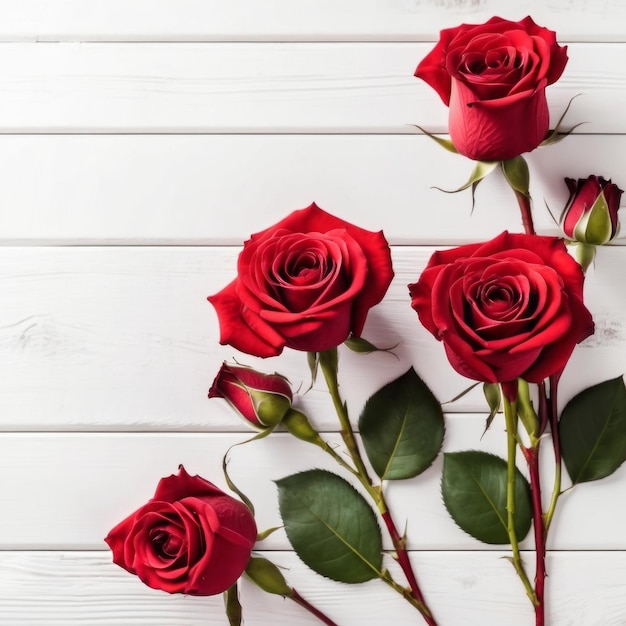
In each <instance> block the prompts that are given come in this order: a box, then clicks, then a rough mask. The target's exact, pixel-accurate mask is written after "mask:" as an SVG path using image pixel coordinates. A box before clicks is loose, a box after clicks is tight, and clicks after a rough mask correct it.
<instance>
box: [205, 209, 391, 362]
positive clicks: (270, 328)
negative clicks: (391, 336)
mask: <svg viewBox="0 0 626 626" xmlns="http://www.w3.org/2000/svg"><path fill="white" fill-rule="evenodd" d="M392 278H393V271H392V268H391V256H390V250H389V245H388V244H387V241H386V239H385V237H384V236H383V234H382V232H371V231H368V230H364V229H363V228H359V227H358V226H354V225H353V224H349V223H348V222H344V221H343V220H341V219H339V218H337V217H334V216H332V215H330V214H329V213H326V212H325V211H323V210H322V209H320V208H319V207H318V206H316V205H315V204H312V205H311V206H309V207H307V208H306V209H301V210H299V211H294V212H293V213H291V214H290V215H288V216H287V217H286V218H285V219H283V220H281V221H280V222H278V224H276V225H274V226H272V227H270V228H268V229H266V230H264V231H262V232H260V233H257V234H255V235H252V237H251V238H250V239H249V240H248V241H246V242H245V244H244V247H243V251H242V252H241V254H240V255H239V260H238V262H237V278H236V279H235V280H234V281H232V282H231V283H230V284H229V285H227V286H226V287H225V288H224V289H222V290H221V291H220V292H219V293H217V294H215V295H213V296H210V297H209V301H210V302H211V304H212V305H213V306H214V307H215V309H216V311H217V315H218V317H219V323H220V343H222V344H229V345H231V346H233V347H234V348H237V350H241V351H242V352H247V353H248V354H252V355H255V356H260V357H268V356H275V355H277V354H280V353H281V352H282V350H283V348H284V347H285V346H287V347H289V348H293V349H295V350H303V351H308V352H321V351H323V350H328V349H330V348H334V347H336V346H338V345H339V344H340V343H342V342H343V341H345V340H346V339H347V338H348V336H349V335H350V334H352V335H354V336H355V337H358V336H359V335H360V333H361V330H362V329H363V325H364V324H365V318H366V317H367V313H368V311H369V309H370V308H371V307H372V306H374V305H375V304H377V303H378V302H380V301H381V300H382V298H383V296H384V295H385V292H386V291H387V288H388V287H389V284H390V282H391V279H392Z"/></svg>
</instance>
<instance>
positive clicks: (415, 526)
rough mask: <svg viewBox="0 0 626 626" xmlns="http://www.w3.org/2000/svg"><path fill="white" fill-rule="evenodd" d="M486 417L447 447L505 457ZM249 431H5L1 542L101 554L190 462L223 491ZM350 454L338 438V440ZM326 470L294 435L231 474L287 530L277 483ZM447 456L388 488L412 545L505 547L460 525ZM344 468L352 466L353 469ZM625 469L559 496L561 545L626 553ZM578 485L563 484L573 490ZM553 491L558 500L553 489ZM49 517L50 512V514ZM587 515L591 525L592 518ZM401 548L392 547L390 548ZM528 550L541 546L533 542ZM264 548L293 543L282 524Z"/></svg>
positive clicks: (555, 544)
mask: <svg viewBox="0 0 626 626" xmlns="http://www.w3.org/2000/svg"><path fill="white" fill-rule="evenodd" d="M483 430H484V418H483V417H479V416H469V415H451V416H449V418H448V428H447V435H446V441H445V444H444V450H445V451H454V450H466V449H470V448H471V449H484V450H486V451H488V452H493V453H500V454H503V453H504V451H505V450H506V441H505V435H504V429H503V424H502V420H501V419H500V420H498V421H497V422H496V423H495V424H494V426H493V427H492V429H491V430H490V431H489V432H488V433H487V434H486V435H485V436H484V437H483V438H482V439H481V435H482V433H483ZM245 438H246V436H244V435H234V434H218V433H170V434H168V433H163V432H161V433H92V434H88V433H73V434H62V433H49V434H41V433H33V434H28V433H3V434H0V485H1V486H2V487H1V488H2V502H3V510H4V511H10V512H11V513H10V515H9V514H7V515H3V516H1V517H0V549H11V550H16V549H17V550H20V549H27V550H30V549H32V550H39V549H71V550H75V549H79V550H85V549H87V550H89V549H102V548H103V547H104V543H103V538H104V537H105V536H106V534H107V533H108V531H109V530H110V529H111V528H112V527H113V526H114V525H115V524H117V523H118V522H120V521H121V520H122V519H124V518H125V517H126V516H127V515H129V514H130V513H132V512H133V511H135V510H136V509H137V508H138V507H139V506H141V505H142V504H145V502H147V501H148V499H149V498H150V497H151V496H152V495H153V493H154V489H155V487H156V483H157V481H158V479H160V478H161V477H162V476H165V475H169V474H171V473H175V472H176V471H177V468H178V466H179V464H181V463H182V464H183V465H184V466H185V468H186V469H187V470H188V471H189V473H191V474H196V473H197V474H200V475H202V476H204V477H205V478H207V479H208V480H211V481H212V482H214V483H215V484H217V485H220V486H222V487H224V485H225V483H224V480H223V475H222V470H221V463H222V457H223V455H224V454H225V452H226V451H227V449H228V448H229V446H231V445H232V444H234V443H236V442H238V441H242V440H244V439H245ZM327 439H328V441H329V442H331V443H336V444H337V446H338V450H339V451H342V447H341V445H340V444H339V441H340V439H339V437H338V435H336V434H329V435H327ZM550 464H551V456H550V454H549V450H548V449H547V448H546V449H545V465H544V469H545V476H546V481H547V483H548V484H551V478H550V475H551V471H550ZM314 467H322V468H327V469H330V470H331V471H336V472H337V473H342V472H339V471H338V469H337V468H336V464H335V463H334V461H332V460H331V459H330V458H329V457H328V456H327V455H325V454H324V453H323V452H322V451H321V450H319V449H318V448H315V447H314V446H310V445H308V444H305V443H303V442H300V441H296V440H294V439H293V438H292V437H291V436H289V435H287V434H285V433H274V434H273V435H272V436H271V437H269V438H266V439H263V440H262V441H256V442H252V443H249V444H247V445H245V446H238V447H236V448H234V449H233V450H232V451H231V454H230V463H229V474H230V476H231V478H232V480H233V481H234V482H235V484H236V485H238V486H239V488H240V489H242V490H243V491H244V492H245V493H247V494H248V496H249V497H250V498H251V499H252V501H253V502H254V505H255V508H256V519H257V524H258V527H259V529H261V530H263V529H266V528H270V527H274V526H280V523H281V521H280V516H279V514H278V505H277V497H276V486H275V484H274V482H273V481H275V480H278V479H280V478H283V477H284V476H287V475H290V474H292V473H295V472H298V471H304V470H307V469H312V468H314ZM441 467H442V458H441V456H440V457H439V458H438V459H437V460H436V461H435V463H434V464H433V465H432V466H431V467H430V468H429V469H428V470H427V471H426V472H424V474H422V475H421V476H419V477H417V478H416V479H412V480H409V481H401V482H398V483H394V484H391V485H389V486H388V490H387V496H388V501H389V503H390V507H391V509H392V511H393V512H394V515H395V518H396V521H397V524H398V526H399V527H404V522H405V521H406V522H407V533H408V546H409V548H410V549H418V550H455V549H459V550H489V549H492V550H495V549H498V546H486V545H484V544H482V543H480V542H478V541H477V540H475V539H472V538H471V537H469V536H468V535H466V534H465V533H463V532H462V531H460V530H459V529H458V527H457V526H456V525H455V524H454V522H452V520H451V518H450V517H449V516H448V514H447V512H446V510H445V508H444V506H443V502H442V499H441V495H440V482H441ZM343 474H344V475H345V472H343ZM625 484H626V466H623V467H621V468H620V469H619V470H618V471H617V472H616V473H615V474H613V475H612V476H610V477H608V478H606V479H604V480H602V481H599V482H596V483H593V484H592V483H587V484H582V485H580V486H577V487H575V488H574V489H572V490H570V491H568V492H567V494H566V495H564V496H563V497H562V499H561V500H560V502H559V508H558V510H557V514H556V516H555V520H554V525H553V527H552V530H551V533H552V534H551V536H550V541H549V547H550V549H559V550H569V549H575V550H626V538H625V537H624V532H623V519H624V514H625V507H626V503H625V502H624V499H623V498H620V497H619V494H620V493H623V490H624V486H625ZM566 486H567V483H564V487H566ZM545 495H546V496H548V495H549V489H548V490H547V492H546V494H545ZM44 512H45V513H44ZM581 520H584V523H581ZM386 545H387V548H389V547H390V544H389V542H387V543H386ZM521 545H522V548H525V549H527V548H529V547H530V546H532V538H530V537H529V538H527V539H526V540H525V541H524V542H523V543H522V544H521ZM262 547H263V549H287V548H288V547H289V546H288V542H287V539H286V537H285V535H284V532H283V531H277V532H275V533H273V534H272V535H271V536H270V537H269V538H268V539H266V540H265V541H264V542H263V546H262Z"/></svg>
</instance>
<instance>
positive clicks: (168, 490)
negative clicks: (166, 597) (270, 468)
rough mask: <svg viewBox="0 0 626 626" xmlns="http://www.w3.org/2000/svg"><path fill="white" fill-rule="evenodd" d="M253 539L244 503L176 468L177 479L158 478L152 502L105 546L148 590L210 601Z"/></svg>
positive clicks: (234, 575) (236, 572) (232, 576)
mask: <svg viewBox="0 0 626 626" xmlns="http://www.w3.org/2000/svg"><path fill="white" fill-rule="evenodd" d="M256 534H257V531H256V524H255V522H254V517H253V516H252V513H251V512H250V510H249V509H248V508H247V507H246V506H245V505H244V504H242V503H241V502H239V501H238V500H235V499H234V498H231V497H230V496H229V495H227V494H225V493H224V492H223V491H220V490H219V489H218V488H217V487H216V486H215V485H212V484H211V483H210V482H208V481H206V480H204V478H200V477H199V476H190V475H189V474H187V472H186V471H185V469H184V468H183V467H182V466H181V467H180V470H179V473H178V475H172V476H169V477H167V478H162V479H161V480H160V482H159V484H158V486H157V489H156V492H155V494H154V497H153V498H152V499H151V500H150V501H149V502H148V503H147V504H145V505H144V506H142V507H141V508H140V509H138V510H137V511H135V512H134V513H133V514H132V515H130V516H129V517H127V518H126V519H125V520H124V521H123V522H121V523H119V524H118V525H117V526H116V527H115V528H114V529H113V530H112V531H111V532H110V533H109V535H108V537H107V538H106V539H105V541H106V542H107V543H108V544H109V547H110V548H111V551H112V552H113V562H114V563H116V564H117V565H119V566H120V567H123V568H124V569H125V570H127V571H129V572H130V573H131V574H136V575H137V576H138V577H139V579H140V580H141V581H142V582H143V583H145V584H146V585H148V587H152V588H153V589H161V590H163V591H167V592H168V593H185V594H189V595H194V596H211V595H214V594H217V593H221V592H222V591H225V590H226V589H228V588H229V587H230V586H231V585H232V584H233V583H234V582H235V581H236V580H237V579H238V578H239V576H241V574H242V573H243V571H244V569H245V568H246V565H247V564H248V561H249V560H250V552H251V550H252V548H253V546H254V543H255V541H256Z"/></svg>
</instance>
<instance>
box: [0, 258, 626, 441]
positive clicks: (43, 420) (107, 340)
mask: <svg viewBox="0 0 626 626" xmlns="http://www.w3.org/2000/svg"><path fill="white" fill-rule="evenodd" d="M240 249H241V248H240V247H237V248H230V247H206V248H204V247H191V248H178V247H138V248H133V247H89V248H82V247H70V248H61V247H50V248H42V247H26V248H0V290H1V291H2V293H3V298H4V300H3V306H2V307H0V380H2V384H1V385H0V427H1V428H2V429H5V430H37V429H43V430H92V429H96V430H153V429H166V430H171V429H174V430H205V431H211V430H215V431H219V430H235V429H244V430H245V426H243V424H240V423H239V422H238V421H233V416H232V413H231V412H230V410H229V409H228V408H227V407H226V405H225V403H222V402H221V401H218V400H212V401H211V402H209V401H208V400H207V392H208V388H209V386H210V384H211V382H212V380H213V378H214V376H215V375H216V374H217V371H218V369H219V366H220V364H221V362H222V361H223V360H232V359H237V360H239V361H240V362H243V363H247V364H249V365H255V366H256V367H257V368H259V369H261V370H264V371H276V370H277V371H279V372H281V373H283V374H284V375H286V376H287V377H288V378H289V379H290V380H291V382H292V385H293V387H294V390H298V389H301V390H305V389H307V388H308V387H309V380H310V373H309V369H308V366H307V364H306V359H305V356H304V354H303V353H301V352H297V351H293V350H285V352H284V353H283V354H282V355H281V356H280V357H276V358H272V359H267V360H262V359H256V358H253V357H249V356H247V355H242V354H240V353H238V352H237V351H236V350H234V349H233V348H231V347H230V346H219V345H218V340H219V329H218V323H217V316H216V315H215V312H214V310H213V308H212V306H211V305H210V304H209V303H208V302H207V301H206V297H207V296H208V295H209V294H212V293H216V292H217V291H219V290H220V289H221V288H222V287H224V286H225V285H226V284H227V283H229V282H230V281H231V280H232V278H234V276H235V273H236V269H235V264H236V258H237V255H238V253H239V250H240ZM434 250H435V248H433V247H408V246H398V247H394V248H393V262H394V267H395V272H396V276H395V278H394V281H393V283H392V285H391V288H390V290H389V291H388V293H387V295H386V297H385V299H384V300H383V302H382V303H381V304H380V305H378V306H377V307H375V308H374V309H373V310H372V311H371V312H370V315H369V317H368V321H367V324H366V326H365V329H364V336H365V337H366V338H368V339H369V340H370V341H372V342H373V343H374V344H375V345H381V346H392V345H395V344H399V345H398V347H397V349H395V350H394V353H395V355H396V356H395V357H394V355H391V354H386V353H380V354H374V355H370V356H362V355H355V354H353V353H351V352H350V351H349V350H347V349H345V348H344V349H342V356H341V369H340V376H341V382H342V391H343V393H344V394H345V397H346V398H347V399H348V403H349V405H350V407H351V409H352V410H353V411H354V412H355V415H354V416H353V417H355V418H356V415H357V413H358V411H360V407H362V406H363V404H364V402H365V400H366V399H367V398H368V397H369V395H370V394H371V393H373V391H374V390H376V389H378V388H379V387H381V386H382V385H383V384H385V383H386V382H388V381H389V380H391V379H392V378H395V377H397V376H399V375H400V374H402V373H404V372H405V371H406V370H407V369H408V368H409V367H410V366H414V367H415V369H416V370H417V372H418V373H420V374H421V375H422V376H423V377H424V378H425V380H426V382H427V383H428V384H429V385H430V386H431V387H432V389H433V392H434V393H435V395H436V396H437V397H438V398H439V400H440V401H441V402H445V401H448V400H450V399H451V398H453V397H455V396H456V395H457V394H458V393H459V392H460V391H462V390H463V389H465V388H467V387H468V386H469V385H470V384H471V382H472V381H469V380H468V379H466V378H463V377H462V376H460V375H457V374H455V373H454V371H453V370H452V368H451V367H450V365H449V363H448V361H447V359H446V356H445V352H444V349H443V347H442V345H441V344H440V343H439V342H437V341H436V340H435V339H434V338H433V337H432V336H431V335H430V334H429V333H428V332H427V331H426V330H425V329H424V328H423V327H422V326H421V324H420V323H419V321H418V319H417V315H416V314H415V313H414V311H413V310H412V309H411V307H410V299H409V296H408V289H407V285H408V284H409V283H410V282H414V281H415V280H416V279H417V278H418V276H419V272H420V271H421V269H422V268H423V267H424V266H425V264H426V262H427V260H428V258H429V257H430V255H431V254H432V252H433V251H434ZM622 259H623V248H621V247H619V248H618V247H611V248H608V247H605V248H603V249H601V250H600V252H599V255H598V259H597V262H596V267H595V269H592V270H591V271H590V272H589V275H588V278H587V285H586V301H587V303H588V307H589V308H590V310H591V311H592V313H593V315H594V319H595V322H596V334H595V335H594V336H593V337H590V338H589V339H587V340H586V341H585V342H584V343H583V344H582V345H581V346H579V347H578V348H577V349H576V350H575V351H574V355H573V357H572V359H571V362H570V364H569V366H568V368H567V369H566V371H565V374H564V376H563V381H562V391H561V401H562V402H564V401H566V400H567V399H569V398H570V397H572V396H573V395H574V394H575V393H576V392H577V391H580V390H582V389H583V388H585V387H586V386H588V385H590V384H594V383H596V382H600V381H602V380H606V379H609V378H614V377H615V376H619V375H620V374H622V373H623V372H624V371H626V349H625V345H626V332H625V331H624V322H623V311H624V310H625V309H626V294H625V293H624V291H623V290H616V289H615V285H621V284H623V282H624V279H625V271H626V269H625V267H624V264H623V262H622ZM591 364H593V365H592V366H591ZM301 402H302V406H303V407H304V408H305V409H306V410H307V411H308V412H310V414H311V415H312V416H315V419H316V420H318V421H317V424H318V427H319V428H321V429H323V430H334V429H336V428H337V425H336V421H335V419H334V418H333V413H332V411H330V410H329V409H330V403H329V400H328V396H327V393H326V392H325V391H324V390H323V388H322V387H321V386H320V385H318V386H316V387H315V388H314V389H313V390H312V391H310V392H309V393H307V394H304V395H303V396H302V399H301ZM485 408H486V404H485V401H484V398H483V397H482V393H481V392H480V391H479V389H476V390H475V391H474V392H472V393H471V394H468V395H467V396H465V397H464V398H463V399H461V400H459V401H458V402H456V403H454V404H451V405H447V406H446V410H449V411H457V412H458V411H460V412H470V411H471V412H478V413H482V412H484V411H485Z"/></svg>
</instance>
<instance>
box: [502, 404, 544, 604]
mask: <svg viewBox="0 0 626 626" xmlns="http://www.w3.org/2000/svg"><path fill="white" fill-rule="evenodd" d="M502 398H503V402H504V420H505V423H506V443H507V459H506V462H507V482H506V510H507V533H508V535H509V542H510V544H511V551H512V552H513V559H512V562H513V567H514V568H515V571H516V572H517V575H518V576H519V578H520V580H521V581H522V584H523V585H524V589H525V590H526V595H528V597H529V598H530V601H531V602H532V603H533V606H536V604H537V597H536V595H535V591H534V589H533V586H532V584H531V582H530V580H529V578H528V575H527V574H526V570H525V569H524V564H523V563H522V557H521V554H520V550H519V542H518V539H517V533H516V531H515V474H516V470H517V467H516V464H515V458H516V454H517V402H516V401H513V402H512V401H511V400H509V398H508V397H507V395H506V394H505V393H503V394H502Z"/></svg>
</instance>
